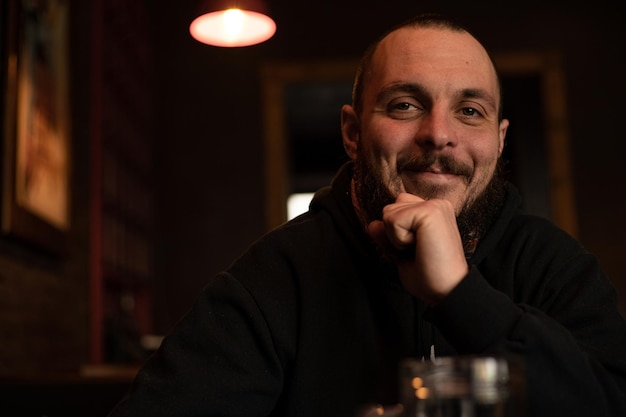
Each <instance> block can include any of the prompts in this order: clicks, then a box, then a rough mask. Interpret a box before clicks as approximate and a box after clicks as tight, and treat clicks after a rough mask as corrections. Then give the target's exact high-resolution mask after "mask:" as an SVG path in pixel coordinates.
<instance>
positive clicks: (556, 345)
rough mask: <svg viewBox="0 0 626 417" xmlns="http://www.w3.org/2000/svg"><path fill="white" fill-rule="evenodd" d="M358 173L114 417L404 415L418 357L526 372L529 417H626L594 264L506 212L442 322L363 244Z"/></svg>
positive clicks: (623, 361)
mask: <svg viewBox="0 0 626 417" xmlns="http://www.w3.org/2000/svg"><path fill="white" fill-rule="evenodd" d="M350 178H351V165H350V164H347V165H346V166H344V167H343V168H342V169H341V170H340V172H339V173H338V175H337V176H336V178H335V179H334V180H333V183H332V186H331V187H326V188H323V189H321V190H320V191H318V192H317V193H316V195H315V197H314V199H313V201H312V203H311V206H310V210H309V211H308V212H307V213H305V214H303V215H301V216H299V217H297V218H296V219H294V220H292V221H290V222H288V223H286V224H284V225H282V226H280V227H279V228H277V229H275V230H273V231H271V232H269V233H268V234H266V235H265V236H263V237H262V238H260V239H259V240H258V241H257V242H255V243H254V244H253V245H251V246H250V248H249V249H248V250H247V251H246V252H245V253H244V254H243V255H242V256H241V257H239V258H238V259H237V260H235V262H234V263H233V264H232V266H231V267H229V268H228V270H227V271H225V272H223V273H220V274H218V276H217V277H215V279H213V280H212V281H211V282H210V283H209V284H208V285H207V286H206V288H205V289H204V290H203V292H202V293H201V294H200V296H199V298H198V299H197V302H196V303H195V304H194V306H193V308H192V309H191V310H190V312H189V313H188V314H187V315H186V316H185V317H184V318H183V319H182V320H181V321H180V322H179V324H178V325H177V326H176V327H175V329H174V330H173V332H172V333H171V334H170V335H169V336H167V337H166V338H165V340H164V342H163V344H162V346H161V348H160V349H159V351H158V352H157V353H156V354H155V355H153V357H151V358H150V359H149V360H148V361H147V362H146V364H145V366H144V367H143V368H142V370H141V371H140V373H139V374H138V376H137V378H136V380H135V383H134V385H133V387H132V389H131V392H130V393H129V395H128V397H127V398H125V399H124V400H123V401H122V402H121V403H120V404H119V405H118V407H117V408H116V409H115V410H113V411H112V413H111V414H110V416H111V417H130V416H136V417H138V416H150V417H159V416H168V417H172V416H176V417H191V416H229V417H235V416H242V417H243V416H311V417H331V416H341V417H353V416H355V413H357V410H358V409H359V408H360V407H362V406H363V405H365V404H393V403H394V402H396V401H398V398H397V394H398V386H397V381H398V364H399V362H400V361H401V360H402V359H403V358H405V357H413V358H426V359H430V358H432V356H433V355H434V356H435V357H438V356H447V355H457V354H497V355H504V356H507V357H510V358H516V360H518V359H519V361H520V362H519V363H522V364H523V366H524V369H525V373H524V381H525V386H526V394H527V397H524V398H525V399H526V401H525V404H526V406H527V409H528V410H527V411H528V413H527V415H528V416H529V417H542V416H546V417H554V416H568V417H574V416H585V417H588V416H594V417H602V416H606V417H617V416H626V322H625V320H624V319H623V317H621V316H620V314H619V312H618V309H617V300H616V292H615V291H614V289H613V287H612V286H611V285H610V282H609V281H608V279H607V278H606V277H605V275H604V274H603V273H602V271H601V270H600V267H599V266H598V262H597V260H596V258H595V257H594V256H592V255H591V254H589V253H588V252H587V251H586V250H585V249H584V248H583V247H582V246H581V245H580V244H579V243H578V242H577V241H576V240H574V239H573V238H572V237H570V236H569V235H568V234H566V233H565V232H564V231H562V230H560V229H558V228H557V227H556V226H554V225H553V224H552V223H550V222H549V221H547V220H545V219H542V218H539V217H535V216H529V215H523V214H521V213H520V212H519V206H520V201H521V199H520V197H519V195H518V193H517V192H516V191H515V189H514V188H513V187H512V186H511V187H509V190H508V195H507V199H506V202H505V204H504V206H503V208H502V210H501V212H500V214H499V216H498V217H497V218H496V219H495V220H494V221H493V223H492V225H491V227H490V229H489V230H488V231H487V232H486V234H485V236H484V237H483V238H482V239H481V241H480V242H479V244H478V247H477V248H476V251H475V253H474V255H473V256H472V258H471V261H470V263H471V265H470V272H469V274H468V275H467V276H466V277H465V278H464V279H463V280H462V281H461V283H460V284H459V285H458V286H457V287H456V288H455V289H454V290H453V291H452V293H450V294H449V295H448V296H447V297H446V298H445V299H444V300H443V301H442V302H441V303H440V304H439V305H438V306H437V307H436V308H434V309H429V308H426V307H425V306H424V305H423V304H422V303H421V302H420V301H418V300H417V299H415V298H414V297H412V296H411V295H410V294H408V293H407V292H406V291H405V290H404V288H403V287H402V286H401V284H400V282H399V280H398V277H397V274H396V272H395V269H394V268H393V267H392V266H391V265H389V264H386V263H385V262H382V261H381V260H380V257H379V256H378V254H377V252H376V248H375V247H374V246H373V245H372V243H371V242H370V240H369V239H368V237H367V236H366V235H365V233H364V232H363V229H362V227H361V225H360V224H359V222H358V220H357V217H356V215H355V212H354V209H353V207H352V203H351V198H350V192H349V190H350Z"/></svg>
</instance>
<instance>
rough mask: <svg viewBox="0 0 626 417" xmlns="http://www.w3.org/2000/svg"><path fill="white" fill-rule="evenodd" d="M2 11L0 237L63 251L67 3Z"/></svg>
mask: <svg viewBox="0 0 626 417" xmlns="http://www.w3.org/2000/svg"><path fill="white" fill-rule="evenodd" d="M3 3H4V4H3V6H2V54H1V56H2V93H3V101H2V121H3V123H2V126H3V129H2V135H3V138H2V139H3V140H2V159H1V162H2V171H1V175H2V182H1V185H2V194H1V200H2V206H1V207H2V213H1V230H2V234H3V235H5V236H9V237H11V238H15V239H19V240H21V241H23V242H25V243H27V244H30V245H34V246H37V247H39V248H41V249H44V250H46V251H49V252H52V253H56V254H61V253H63V252H64V251H65V250H66V234H67V232H68V230H69V228H70V191H71V190H70V169H71V167H70V137H71V136H70V113H69V111H70V103H69V85H68V82H69V74H68V72H69V54H68V43H69V36H68V31H69V21H68V19H69V4H68V2H67V0H43V1H37V2H33V1H26V0H8V1H6V2H3Z"/></svg>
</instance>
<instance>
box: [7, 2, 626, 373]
mask: <svg viewBox="0 0 626 417" xmlns="http://www.w3.org/2000/svg"><path fill="white" fill-rule="evenodd" d="M90 3H91V2H72V19H71V25H72V34H73V35H72V39H71V50H72V57H71V61H72V68H73V69H74V70H75V71H74V72H73V74H72V85H71V98H72V103H73V114H72V119H73V124H72V129H73V132H72V133H73V139H74V148H73V152H74V154H73V163H74V166H73V178H72V185H73V194H72V205H73V212H72V223H73V227H72V230H71V233H70V236H69V251H68V254H67V256H66V257H64V258H60V259H59V258H51V257H49V256H47V255H45V254H42V253H40V252H38V251H36V250H33V249H31V248H29V247H28V246H26V245H23V244H21V243H19V242H15V241H14V240H12V239H10V238H6V237H1V238H0V358H2V359H1V360H0V374H15V373H29V372H30V373H36V372H41V371H49V372H60V371H68V370H76V369H77V368H78V367H79V366H80V365H81V364H83V363H85V362H86V361H88V360H89V355H88V350H89V330H90V328H89V309H90V305H89V233H90V227H89V195H90V190H89V170H90V164H89V152H90V145H89V144H90V140H91V136H90V109H91V107H92V106H93V105H95V103H94V101H93V97H91V96H90V74H91V70H92V69H91V68H90V53H91V48H93V45H92V44H91V40H90V39H91V38H90V33H91V29H92V28H91V20H90V19H91V14H90V13H91V11H90V6H89V5H90ZM441 3H442V2H434V1H430V2H428V1H426V2H421V3H419V4H418V3H414V2H405V1H399V0H390V1H386V2H380V1H375V2H366V1H356V0H349V1H343V2H337V1H332V2H331V1H329V0H323V1H319V2H315V3H302V2H294V1H289V0H275V1H272V2H271V6H272V10H273V15H274V17H275V19H276V21H277V24H278V32H277V34H276V36H275V37H274V38H272V39H271V40H269V41H268V42H266V43H264V44H261V45H258V46H254V47H247V48H239V49H222V48H214V47H210V46H206V45H202V44H199V43H197V42H196V41H194V40H193V39H192V38H191V37H190V36H189V34H188V25H189V22H190V21H191V19H192V18H193V14H194V10H193V9H194V2H193V1H188V2H176V3H173V2H171V1H165V0H158V1H157V0H154V1H148V0H146V1H145V2H144V4H145V7H146V8H147V9H148V11H149V12H150V14H151V16H152V28H153V42H154V43H153V54H154V60H155V66H154V68H153V70H154V75H155V76H156V80H157V81H156V83H155V85H154V90H153V94H152V96H153V97H154V99H155V103H154V104H155V106H156V110H157V116H156V118H155V120H154V125H155V132H156V135H155V137H154V141H155V145H156V147H157V151H158V152H157V166H156V172H157V175H156V178H155V180H156V181H157V184H158V187H157V203H158V204H157V208H158V213H157V215H158V217H157V221H158V223H157V226H158V227H157V230H156V232H157V233H156V235H157V236H156V239H155V246H156V255H157V256H156V265H155V266H156V268H155V270H156V277H155V286H156V290H157V291H156V294H155V302H154V307H155V318H156V329H155V330H156V331H157V332H160V333H162V332H165V331H167V330H168V329H169V328H170V327H171V326H172V325H173V324H174V322H175V321H176V320H177V319H178V318H179V317H180V316H181V315H182V314H183V313H184V312H185V311H186V310H187V309H188V308H189V307H190V305H191V303H192V302H193V300H194V298H195V297H196V296H197V294H198V292H199V291H200V289H201V288H202V287H203V286H204V285H205V283H206V282H207V281H208V280H209V279H211V278H212V277H213V276H214V275H215V274H216V273H217V272H218V271H219V270H221V269H223V268H226V267H227V266H228V265H229V264H230V262H231V261H232V260H233V259H234V258H235V257H236V256H237V255H239V254H240V253H241V252H242V251H243V250H245V248H246V247H247V246H248V245H249V244H250V243H251V242H252V241H253V240H254V239H256V238H257V237H259V236H260V235H261V234H262V233H264V232H265V228H266V226H265V225H266V223H265V220H266V217H265V216H266V213H265V212H264V207H265V197H264V196H265V192H266V190H265V183H264V161H263V158H262V155H263V128H264V127H263V119H262V116H263V109H262V108H261V106H262V99H263V97H262V90H261V75H260V71H261V68H262V67H263V66H264V65H265V64H267V63H269V62H291V61H296V62H310V61H315V60H325V61H326V60H333V59H338V60H345V59H356V58H357V57H358V56H359V55H360V53H361V52H362V50H363V49H364V48H365V47H366V45H367V44H369V42H370V41H372V40H373V39H374V38H375V37H376V36H378V34H379V33H380V32H381V31H382V30H384V29H386V28H387V27H389V26H390V25H392V24H395V23H397V22H399V21H401V20H403V19H404V18H406V17H408V16H410V15H413V14H415V13H417V12H420V11H427V10H435V11H443V12H446V13H449V14H451V15H453V16H455V17H458V18H461V19H462V20H463V21H464V22H465V23H467V24H468V25H470V27H472V28H473V29H474V32H475V33H476V34H477V35H478V36H479V37H480V38H481V39H482V40H483V41H484V43H485V44H486V45H487V46H488V47H490V48H491V49H493V50H494V51H508V50H515V51H518V50H544V49H551V50H552V49H554V50H558V51H560V53H561V54H562V56H563V61H564V64H565V70H566V74H565V81H566V87H567V91H566V93H567V106H568V107H567V112H568V116H569V117H568V130H569V132H570V134H571V135H570V140H571V146H572V151H573V155H572V157H573V160H572V163H573V178H572V181H573V184H574V186H575V206H576V207H575V209H576V211H577V213H578V218H579V227H578V229H579V237H580V239H581V241H582V242H583V243H584V245H585V246H586V247H587V248H588V249H589V250H591V251H592V252H595V253H597V254H598V257H599V259H600V261H601V262H602V264H603V266H604V268H605V270H606V271H607V272H608V273H609V275H610V276H611V277H612V279H613V281H614V282H615V285H616V286H617V287H618V289H619V290H620V293H621V301H622V306H624V307H623V311H626V265H624V263H623V262H622V258H623V256H622V254H623V253H625V252H626V239H625V238H624V236H626V220H625V219H624V216H623V215H622V214H621V206H622V205H623V204H624V196H623V194H622V193H621V190H622V189H623V185H622V183H623V180H624V179H626V164H623V163H621V159H622V155H624V154H625V151H626V149H625V148H626V140H624V137H623V133H622V130H623V129H622V127H621V123H620V122H621V120H622V119H623V115H622V107H623V106H622V105H621V101H620V100H621V98H622V97H624V96H626V91H625V90H626V82H625V80H624V76H623V74H624V73H626V68H625V67H626V64H624V63H623V61H622V59H621V57H622V56H623V55H624V46H623V43H622V33H621V31H620V29H619V27H620V25H621V24H622V22H621V20H618V19H619V16H620V14H619V13H617V10H616V9H615V8H616V6H613V5H610V4H609V2H608V0H606V1H605V0H602V1H598V2H595V3H593V7H594V9H593V10H590V9H589V7H590V4H585V5H581V6H578V5H575V4H567V7H563V8H560V7H557V6H549V7H548V6H545V5H541V4H540V3H539V2H537V3H536V4H535V3H532V2H530V3H529V2H527V3H524V4H518V5H516V6H500V5H493V4H491V5H489V4H488V5H484V4H483V3H480V4H479V3H477V2H462V1H458V0H457V1H449V2H447V3H446V4H445V5H442V4H441ZM497 3H498V4H499V3H500V2H497ZM503 3H504V2H503ZM131 41H132V40H131ZM147 76H150V74H147ZM337 111H339V109H337ZM109 122H111V123H113V122H114V121H109ZM512 122H513V123H514V122H515V121H512ZM129 140H130V138H129Z"/></svg>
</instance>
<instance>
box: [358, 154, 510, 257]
mask: <svg viewBox="0 0 626 417" xmlns="http://www.w3.org/2000/svg"><path fill="white" fill-rule="evenodd" d="M435 159H437V157H435V156H430V157H426V158H424V160H423V161H421V162H417V161H407V162H405V163H404V165H401V163H400V162H399V166H404V167H406V166H409V165H410V167H411V169H416V170H419V168H420V167H428V166H430V164H432V162H433V161H434V160H435ZM438 161H439V164H440V165H441V166H442V167H444V169H445V170H446V171H447V172H451V173H454V174H457V175H461V176H463V177H465V178H466V179H467V180H468V181H469V178H470V176H471V172H470V171H471V169H468V168H467V167H463V166H459V165H456V164H455V163H454V161H452V160H450V159H448V158H438ZM353 180H354V190H355V197H356V200H357V202H358V205H359V208H360V211H361V213H360V214H361V216H362V220H363V221H364V222H365V224H368V223H370V222H371V221H373V220H380V219H382V212H383V208H384V207H385V206H387V205H388V204H391V203H393V202H394V201H395V199H396V195H397V192H396V194H394V193H393V192H392V190H390V189H389V188H388V187H387V186H386V185H385V181H384V180H383V178H382V176H381V175H380V173H379V171H378V170H377V169H376V168H375V167H374V166H373V164H371V163H370V162H369V160H368V158H367V157H366V156H365V155H363V152H360V153H359V155H358V157H357V159H356V161H355V163H354V172H353ZM440 191H441V190H440V188H439V187H437V186H429V187H424V188H423V192H422V191H420V194H419V196H420V197H422V198H424V199H429V198H433V197H435V196H437V195H438V194H439V192H440ZM505 198H506V180H505V176H504V162H503V161H502V159H499V160H498V162H497V164H496V168H495V170H494V173H493V175H492V177H491V180H490V181H489V183H488V184H487V186H486V187H485V189H484V190H483V191H482V192H481V193H480V194H479V195H478V196H476V197H475V198H474V199H472V200H471V201H467V202H466V203H465V204H464V206H463V207H462V208H461V210H460V211H459V213H458V214H457V218H456V220H457V226H458V228H459V232H460V234H461V239H462V240H463V246H464V247H465V248H466V255H467V256H470V255H471V253H472V252H473V249H475V247H476V244H477V242H478V240H479V239H480V238H481V237H482V236H483V235H484V233H485V232H486V231H487V229H488V228H489V226H490V225H491V221H492V220H493V219H494V218H495V216H496V214H497V213H498V212H499V211H500V209H501V208H502V205H503V204H504V200H505Z"/></svg>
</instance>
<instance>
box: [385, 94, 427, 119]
mask: <svg viewBox="0 0 626 417" xmlns="http://www.w3.org/2000/svg"><path fill="white" fill-rule="evenodd" d="M422 110H423V109H422V107H421V105H420V103H419V102H418V101H417V100H415V99H414V98H412V97H398V98H395V99H393V100H391V101H390V102H389V104H387V114H388V115H389V116H390V117H392V118H394V119H410V118H413V117H416V116H417V115H418V114H420V113H421V112H422Z"/></svg>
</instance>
